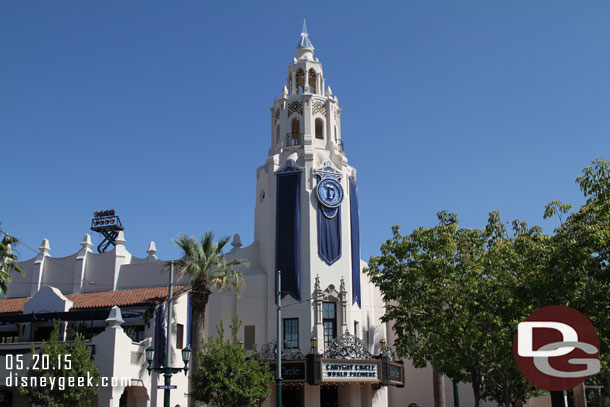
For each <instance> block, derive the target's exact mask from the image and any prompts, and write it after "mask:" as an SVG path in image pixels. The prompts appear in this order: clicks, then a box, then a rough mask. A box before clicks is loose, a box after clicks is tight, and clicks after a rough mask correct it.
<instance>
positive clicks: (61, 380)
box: [19, 321, 100, 407]
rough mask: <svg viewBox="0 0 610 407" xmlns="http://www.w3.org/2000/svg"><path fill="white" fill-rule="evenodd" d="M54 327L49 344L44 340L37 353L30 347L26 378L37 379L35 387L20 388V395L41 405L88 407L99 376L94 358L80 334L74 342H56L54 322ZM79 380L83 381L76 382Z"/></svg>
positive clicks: (55, 323)
mask: <svg viewBox="0 0 610 407" xmlns="http://www.w3.org/2000/svg"><path fill="white" fill-rule="evenodd" d="M53 325H54V327H53V331H52V332H51V337H50V338H49V341H48V342H44V341H43V342H42V344H41V346H40V350H39V351H38V352H37V351H36V350H35V349H34V346H33V345H31V348H32V356H33V357H32V360H31V361H30V364H29V366H28V369H27V376H28V380H30V378H36V380H37V384H38V385H37V386H20V387H19V392H20V393H21V395H22V396H23V397H25V398H26V399H27V400H28V401H29V402H30V403H32V404H36V405H40V406H51V407H80V406H91V405H93V402H94V401H95V395H96V394H97V386H98V381H99V377H100V372H99V370H98V368H97V366H95V356H91V351H90V349H89V347H88V346H87V345H86V344H85V339H84V338H83V336H82V335H80V334H77V335H76V337H75V339H74V342H73V343H66V342H62V341H60V340H59V333H60V322H59V321H53ZM47 363H48V365H47ZM79 378H84V379H80V381H79ZM41 379H42V380H44V384H45V385H44V386H43V385H41V384H43V383H41ZM89 384H93V386H89Z"/></svg>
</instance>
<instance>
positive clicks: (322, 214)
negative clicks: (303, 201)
mask: <svg viewBox="0 0 610 407" xmlns="http://www.w3.org/2000/svg"><path fill="white" fill-rule="evenodd" d="M318 255H319V256H320V257H321V258H322V260H324V262H326V264H328V265H329V266H330V265H332V264H333V263H335V262H336V261H337V260H339V259H340V258H341V207H337V208H332V209H331V208H326V207H325V206H324V205H322V204H321V203H320V202H318Z"/></svg>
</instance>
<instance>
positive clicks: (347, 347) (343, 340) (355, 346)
mask: <svg viewBox="0 0 610 407" xmlns="http://www.w3.org/2000/svg"><path fill="white" fill-rule="evenodd" d="M324 357H325V358H330V359H372V358H373V355H371V354H370V353H369V352H368V350H367V349H366V344H365V343H364V342H363V341H362V340H361V339H358V338H356V337H355V336H354V335H352V334H350V333H349V332H346V333H345V334H343V335H341V336H339V337H337V338H336V339H335V340H334V341H333V342H332V343H331V344H330V346H329V347H328V349H327V350H326V352H324Z"/></svg>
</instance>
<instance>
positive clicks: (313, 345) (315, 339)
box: [309, 335, 318, 353]
mask: <svg viewBox="0 0 610 407" xmlns="http://www.w3.org/2000/svg"><path fill="white" fill-rule="evenodd" d="M309 343H310V344H311V352H312V353H316V352H317V350H318V337H317V336H315V335H314V336H312V337H311V338H310V339H309Z"/></svg>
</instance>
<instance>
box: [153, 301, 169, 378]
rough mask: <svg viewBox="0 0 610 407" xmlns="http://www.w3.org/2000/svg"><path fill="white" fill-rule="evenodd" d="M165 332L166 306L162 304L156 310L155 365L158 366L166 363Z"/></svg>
mask: <svg viewBox="0 0 610 407" xmlns="http://www.w3.org/2000/svg"><path fill="white" fill-rule="evenodd" d="M165 334H166V329H165V306H164V305H160V306H158V307H157V309H156V310H155V337H154V348H155V359H154V361H153V366H154V367H157V368H158V367H161V366H164V365H165V348H166V345H165V339H166V338H165Z"/></svg>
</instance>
